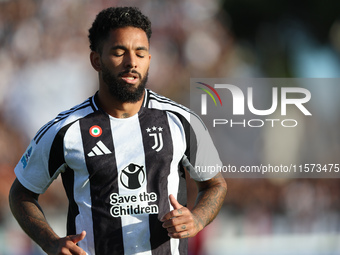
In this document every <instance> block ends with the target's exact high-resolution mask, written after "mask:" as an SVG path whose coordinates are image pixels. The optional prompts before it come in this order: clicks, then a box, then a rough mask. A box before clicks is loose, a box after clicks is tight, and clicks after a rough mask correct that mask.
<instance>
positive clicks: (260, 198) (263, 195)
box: [0, 0, 340, 255]
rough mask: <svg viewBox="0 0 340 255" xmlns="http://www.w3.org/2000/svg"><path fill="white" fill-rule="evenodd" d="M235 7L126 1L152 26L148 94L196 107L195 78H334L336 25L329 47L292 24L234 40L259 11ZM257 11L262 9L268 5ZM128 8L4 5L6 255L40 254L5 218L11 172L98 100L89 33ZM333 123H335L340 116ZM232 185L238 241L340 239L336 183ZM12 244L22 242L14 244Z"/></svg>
mask: <svg viewBox="0 0 340 255" xmlns="http://www.w3.org/2000/svg"><path fill="white" fill-rule="evenodd" d="M236 2H237V1H236ZM240 2H243V3H244V1H240ZM245 2H247V3H249V1H245ZM232 3H235V1H229V2H228V1H217V0H213V1H204V0H172V1H166V0H162V1H144V0H143V1H140V0H139V1H138V0H134V1H129V5H134V6H137V7H139V8H140V9H141V10H142V11H143V12H144V13H145V14H146V15H147V16H149V17H150V19H151V22H152V24H153V35H152V38H151V54H152V61H151V67H150V76H149V85H148V87H149V88H151V89H153V90H155V91H156V92H159V93H161V94H163V95H165V96H168V97H170V98H172V99H174V100H176V101H178V102H180V103H182V104H184V105H186V106H190V105H189V99H188V98H189V96H188V95H189V92H190V91H189V83H190V78H197V77H294V76H295V77H337V76H338V73H339V71H340V64H339V56H338V55H339V54H338V53H339V49H340V19H339V20H336V19H334V20H333V21H332V22H331V23H330V25H329V29H328V33H326V34H327V36H328V38H327V40H324V41H320V40H319V37H317V36H314V35H313V33H312V31H311V30H309V28H308V27H307V26H306V25H305V24H304V23H303V22H302V21H299V20H298V19H297V18H296V17H293V18H291V17H289V15H288V16H287V15H286V16H285V17H284V19H282V20H281V21H280V22H276V23H275V22H274V23H271V22H269V21H268V22H265V21H264V22H263V23H261V26H260V25H259V26H258V27H252V26H250V28H249V29H252V30H251V31H249V34H251V35H252V37H251V38H248V37H247V36H244V34H246V33H244V34H242V33H240V34H238V33H236V32H235V31H237V30H238V29H241V27H238V26H236V25H235V22H236V21H237V22H239V23H242V22H245V21H244V20H243V19H247V17H248V18H254V15H248V14H254V12H255V10H256V8H255V7H254V6H251V7H250V9H249V10H247V9H245V8H244V12H241V11H240V13H239V16H234V15H235V13H236V14H237V12H233V13H231V12H228V8H229V7H230V9H232V8H231V7H234V9H236V10H239V9H237V8H236V7H235V6H232ZM259 3H262V4H263V5H261V4H259V8H262V7H265V6H266V4H267V3H268V1H259ZM280 3H281V1H280ZM125 4H126V2H124V1H119V0H111V1H109V0H98V1H91V0H73V1H69V0H59V1H52V0H0V255H9V254H10V255H17V254H31V255H36V254H41V253H40V251H39V249H37V248H36V247H35V246H34V245H32V244H31V242H30V241H29V240H28V239H27V238H26V237H25V235H24V234H23V233H22V231H21V230H20V229H19V227H18V226H17V225H16V223H15V222H14V219H13V218H12V216H11V214H10V212H9V208H8V201H7V200H8V199H7V197H8V192H9V188H10V185H11V183H12V182H13V180H14V178H15V175H14V172H13V168H14V166H15V165H16V164H17V162H18V161H19V160H20V158H21V156H22V154H23V152H24V150H25V148H26V146H27V145H28V143H29V141H30V139H31V138H32V137H33V136H34V134H35V132H36V131H37V130H38V129H39V128H40V127H41V126H42V125H43V124H44V123H46V122H47V121H49V120H50V119H52V118H54V117H55V116H56V114H57V113H59V112H60V111H62V110H65V109H68V108H69V107H71V106H73V105H75V104H78V103H80V102H82V101H83V100H84V99H85V98H87V97H88V96H91V95H92V94H93V93H94V92H95V91H96V88H97V84H96V73H95V72H94V71H93V70H92V68H91V66H90V63H89V53H90V49H89V46H88V45H89V44H88V39H87V35H88V28H89V27H90V25H91V22H92V21H93V19H94V17H95V15H96V14H97V13H98V12H99V11H100V10H101V9H103V8H106V7H109V6H121V5H125ZM239 8H241V7H239ZM251 8H254V9H253V11H252V10H251ZM261 10H262V11H263V9H261ZM261 13H262V12H261ZM242 15H244V16H243V17H242ZM240 16H241V17H240ZM236 17H238V19H237V18H236ZM290 18H291V19H290ZM339 18H340V16H339ZM256 22H258V21H256V20H254V24H255V23H256ZM248 23H252V22H251V21H249V20H248ZM245 24H247V23H246V22H245ZM254 24H253V25H254ZM330 94H332V92H330ZM335 114H337V121H335V123H339V115H340V114H339V111H338V110H336V111H335ZM333 128H334V127H333ZM310 132H311V131H310ZM332 132H333V133H336V132H337V131H334V129H332ZM332 132H331V133H332ZM311 135H312V134H310V136H311ZM334 137H335V139H338V138H339V136H338V135H337V134H334ZM333 141H334V139H333ZM339 142H340V141H338V140H335V145H336V146H335V147H333V148H328V149H330V150H332V149H336V152H339V144H338V143H339ZM248 149H249V148H248ZM333 154H335V153H334V150H333ZM328 155H329V154H328ZM332 157H333V155H332ZM332 159H333V158H332ZM240 160H242V158H240ZM227 181H228V185H229V186H228V187H229V192H228V195H227V199H226V201H225V207H224V208H223V210H222V213H221V216H220V217H224V216H225V217H231V218H232V217H240V216H242V217H243V221H242V224H240V225H239V229H238V230H237V232H238V234H239V233H242V234H244V235H262V234H268V235H270V234H275V233H311V232H323V231H324V232H335V233H339V232H340V217H339V215H338V212H339V210H340V208H339V205H340V203H339V202H340V201H339V200H340V181H339V180H338V179H290V180H281V181H278V180H271V179H229V180H227ZM61 189H62V188H61V184H60V181H59V180H57V181H56V183H55V184H53V185H52V187H51V189H49V190H48V192H47V193H46V194H44V195H43V196H42V204H43V207H45V208H47V213H49V212H50V213H51V215H53V216H56V217H57V218H58V217H59V216H60V214H61V215H62V216H63V215H64V213H65V210H66V208H67V201H66V198H65V195H64V193H63V192H64V191H62V190H61ZM280 217H283V218H284V222H285V223H287V224H285V225H284V228H279V227H277V226H278V225H277V224H276V222H277V221H276V219H278V218H280ZM52 221H53V220H52ZM57 225H58V224H57ZM224 227H225V228H228V226H224ZM61 228H63V226H62V227H61ZM13 236H15V237H13ZM13 238H15V239H16V241H17V240H19V241H17V242H16V244H13V241H12V240H13ZM197 246H199V245H197ZM193 251H194V249H193ZM192 254H193V255H194V254H198V251H197V252H192ZM201 255H202V254H201Z"/></svg>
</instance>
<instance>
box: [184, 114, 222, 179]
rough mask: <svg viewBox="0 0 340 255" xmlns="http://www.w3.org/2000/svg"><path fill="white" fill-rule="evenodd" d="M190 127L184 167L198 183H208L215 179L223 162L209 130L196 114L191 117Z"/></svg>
mask: <svg viewBox="0 0 340 255" xmlns="http://www.w3.org/2000/svg"><path fill="white" fill-rule="evenodd" d="M189 122H190V127H189V130H188V128H187V131H186V135H187V136H189V139H187V143H188V144H187V146H189V147H188V149H187V152H186V154H185V155H184V156H183V158H182V164H183V166H184V167H185V168H186V169H187V170H188V171H189V172H190V176H191V177H192V178H193V179H194V180H196V181H206V180H209V179H211V178H213V177H214V176H215V175H216V174H217V173H218V169H221V167H222V162H221V160H220V157H219V154H218V151H217V149H216V147H215V145H214V143H213V140H212V138H211V136H210V134H209V131H208V129H207V128H206V126H205V125H204V123H203V121H202V120H201V119H200V118H199V116H197V115H196V114H193V113H191V115H190V121H189Z"/></svg>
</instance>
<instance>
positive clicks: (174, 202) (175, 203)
mask: <svg viewBox="0 0 340 255" xmlns="http://www.w3.org/2000/svg"><path fill="white" fill-rule="evenodd" d="M169 200H170V204H171V205H172V206H173V208H174V209H175V210H176V209H180V208H182V207H183V206H182V205H181V204H180V203H178V201H177V200H176V198H175V196H174V195H172V194H171V195H170V196H169Z"/></svg>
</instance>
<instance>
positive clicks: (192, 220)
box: [161, 195, 202, 238]
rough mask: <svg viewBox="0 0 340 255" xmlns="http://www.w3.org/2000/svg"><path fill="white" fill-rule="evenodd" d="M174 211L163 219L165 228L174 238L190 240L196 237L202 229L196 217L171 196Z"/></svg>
mask: <svg viewBox="0 0 340 255" xmlns="http://www.w3.org/2000/svg"><path fill="white" fill-rule="evenodd" d="M169 199H170V203H171V205H172V206H173V207H174V210H172V211H170V212H169V213H167V214H166V215H164V216H163V217H162V218H161V221H162V222H164V223H163V225H162V226H163V228H166V230H167V231H168V235H169V236H170V237H172V238H188V237H193V236H195V235H196V234H197V233H198V232H199V231H200V230H201V229H202V227H200V226H199V224H198V220H197V219H196V216H195V215H194V214H192V213H191V212H190V210H189V209H188V208H186V207H184V206H182V205H181V204H180V203H178V201H177V200H176V198H175V197H174V196H173V195H170V196H169Z"/></svg>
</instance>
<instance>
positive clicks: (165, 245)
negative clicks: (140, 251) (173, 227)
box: [139, 108, 173, 255]
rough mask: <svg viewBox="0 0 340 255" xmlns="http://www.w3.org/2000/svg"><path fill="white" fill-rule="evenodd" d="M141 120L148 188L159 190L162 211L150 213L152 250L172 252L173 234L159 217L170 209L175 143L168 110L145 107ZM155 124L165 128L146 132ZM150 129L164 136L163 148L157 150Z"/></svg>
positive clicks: (163, 252)
mask: <svg viewBox="0 0 340 255" xmlns="http://www.w3.org/2000/svg"><path fill="white" fill-rule="evenodd" d="M139 121H140V126H141V131H142V136H143V146H144V152H145V165H146V166H145V168H146V171H147V192H148V193H150V192H155V193H156V194H157V198H158V206H159V214H158V215H157V214H150V216H149V225H150V242H151V249H152V254H153V255H156V254H157V255H158V254H159V255H163V254H171V253H170V252H171V250H170V242H169V240H170V238H169V236H168V234H167V231H166V229H164V228H163V227H162V222H161V221H160V217H162V216H163V215H164V214H165V213H168V212H169V211H170V206H169V199H168V195H169V194H168V189H167V187H168V176H169V174H170V164H171V162H172V156H173V145H172V139H171V133H170V127H169V123H168V118H167V114H166V112H165V111H159V110H155V109H147V108H145V109H144V110H143V112H142V113H141V114H140V115H139ZM153 126H155V127H157V128H162V129H163V130H162V131H160V130H158V129H157V130H151V131H150V132H147V129H148V128H152V127H153ZM150 133H157V134H159V133H160V134H161V136H162V138H163V148H162V149H161V150H160V151H158V152H157V151H156V150H154V149H152V148H151V147H152V146H153V145H154V144H155V138H154V137H153V136H150V135H149V134H150ZM155 149H157V148H155ZM169 185H171V184H169ZM150 204H156V202H153V203H151V202H150Z"/></svg>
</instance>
